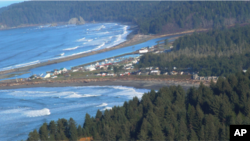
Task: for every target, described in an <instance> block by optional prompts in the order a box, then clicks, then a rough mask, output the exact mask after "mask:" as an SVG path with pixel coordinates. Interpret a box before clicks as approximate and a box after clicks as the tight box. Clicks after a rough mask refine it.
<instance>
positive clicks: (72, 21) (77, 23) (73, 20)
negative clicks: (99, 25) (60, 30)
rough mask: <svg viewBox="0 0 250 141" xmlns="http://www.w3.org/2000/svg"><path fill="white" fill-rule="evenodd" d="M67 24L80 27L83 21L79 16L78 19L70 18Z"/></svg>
mask: <svg viewBox="0 0 250 141" xmlns="http://www.w3.org/2000/svg"><path fill="white" fill-rule="evenodd" d="M68 24H76V25H81V24H85V21H84V19H83V18H82V17H81V16H79V19H78V18H71V19H70V20H69V21H68Z"/></svg>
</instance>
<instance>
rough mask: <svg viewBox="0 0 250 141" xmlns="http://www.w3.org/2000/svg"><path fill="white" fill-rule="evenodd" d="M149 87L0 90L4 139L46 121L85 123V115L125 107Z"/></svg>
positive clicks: (0, 134) (24, 133) (15, 137)
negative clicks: (63, 120)
mask: <svg viewBox="0 0 250 141" xmlns="http://www.w3.org/2000/svg"><path fill="white" fill-rule="evenodd" d="M148 91H149V90H147V89H134V88H131V87H122V86H81V87H55V88H52V87H50V88H22V89H11V90H0V125H1V128H0V138H1V140H9V141H13V140H22V139H27V137H28V134H29V132H30V131H33V130H34V129H37V130H39V127H40V126H41V125H42V124H43V123H44V122H47V123H49V122H50V121H51V120H58V118H66V119H67V120H68V119H69V118H70V117H72V118H73V119H74V120H75V121H76V123H77V124H78V125H81V126H82V125H83V122H84V118H85V114H86V113H88V114H90V115H91V116H95V115H96V112H97V110H98V109H99V110H101V111H104V110H105V109H111V108H112V107H113V106H122V105H123V103H124V101H128V100H130V99H132V98H133V97H135V96H137V97H138V98H141V97H142V95H143V94H144V93H145V92H148Z"/></svg>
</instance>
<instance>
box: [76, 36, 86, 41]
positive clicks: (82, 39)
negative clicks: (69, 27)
mask: <svg viewBox="0 0 250 141" xmlns="http://www.w3.org/2000/svg"><path fill="white" fill-rule="evenodd" d="M84 40H85V37H84V38H81V39H78V40H77V42H82V41H84Z"/></svg>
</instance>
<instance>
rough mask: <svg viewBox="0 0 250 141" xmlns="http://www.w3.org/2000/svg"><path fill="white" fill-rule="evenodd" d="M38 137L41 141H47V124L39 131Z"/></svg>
mask: <svg viewBox="0 0 250 141" xmlns="http://www.w3.org/2000/svg"><path fill="white" fill-rule="evenodd" d="M39 135H40V139H41V140H48V129H47V123H44V124H43V125H42V126H41V127H40V129H39Z"/></svg>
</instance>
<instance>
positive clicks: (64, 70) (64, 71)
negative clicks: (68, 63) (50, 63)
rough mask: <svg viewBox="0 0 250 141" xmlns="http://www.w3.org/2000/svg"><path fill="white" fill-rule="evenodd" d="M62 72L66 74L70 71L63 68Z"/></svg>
mask: <svg viewBox="0 0 250 141" xmlns="http://www.w3.org/2000/svg"><path fill="white" fill-rule="evenodd" d="M60 70H61V71H62V73H66V72H67V71H68V70H67V69H66V68H61V69H60Z"/></svg>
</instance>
